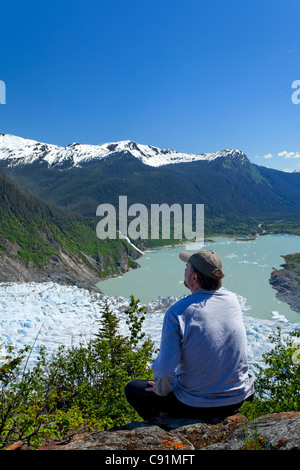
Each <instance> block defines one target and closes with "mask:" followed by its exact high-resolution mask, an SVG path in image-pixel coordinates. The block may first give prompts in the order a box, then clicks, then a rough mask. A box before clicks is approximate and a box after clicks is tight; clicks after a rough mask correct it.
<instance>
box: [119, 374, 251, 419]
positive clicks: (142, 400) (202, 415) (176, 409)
mask: <svg viewBox="0 0 300 470" xmlns="http://www.w3.org/2000/svg"><path fill="white" fill-rule="evenodd" d="M147 386H148V387H149V385H148V380H132V381H130V382H129V383H128V384H127V385H126V387H125V395H126V399H127V401H128V403H129V404H130V405H131V406H132V407H133V408H134V409H135V410H136V412H137V413H138V414H139V415H140V416H141V417H142V418H143V419H150V418H153V417H155V416H158V415H159V413H160V412H164V413H168V414H169V415H171V416H174V417H176V418H197V419H204V420H207V419H212V418H214V417H226V416H230V415H232V414H234V413H236V412H237V411H238V409H239V408H240V407H241V406H242V404H243V401H242V402H240V403H236V404H235V405H230V406H218V407H211V408H197V407H194V406H188V405H185V404H184V403H182V402H180V401H179V400H178V399H177V398H176V397H175V395H174V393H173V392H171V393H169V394H168V395H167V396H165V397H161V396H159V395H156V393H154V392H146V391H145V388H147ZM252 400H253V395H252V396H251V397H249V398H247V401H252Z"/></svg>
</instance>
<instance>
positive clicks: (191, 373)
mask: <svg viewBox="0 0 300 470" xmlns="http://www.w3.org/2000/svg"><path fill="white" fill-rule="evenodd" d="M152 370H153V376H154V381H155V383H156V390H157V393H158V394H159V395H162V396H165V395H167V394H168V393H170V392H171V391H173V392H174V394H175V396H176V397H177V398H178V400H180V401H181V402H183V403H185V404H186V405H189V406H196V407H214V406H227V405H233V404H235V403H239V402H241V401H242V400H244V399H245V398H247V397H248V396H250V395H251V394H252V393H253V392H254V385H253V383H254V377H253V376H252V375H251V374H250V373H249V370H248V361H247V337H246V331H245V327H244V324H243V319H242V312H241V308H240V305H239V302H238V299H237V297H236V296H235V295H234V294H233V293H232V292H229V291H227V290H224V289H219V290H215V291H197V292H195V293H193V294H191V295H189V296H187V297H185V298H184V299H181V300H179V301H178V302H176V303H175V304H174V305H172V306H171V307H170V308H169V309H168V310H167V311H166V313H165V316H164V322H163V329H162V336H161V345H160V352H159V355H158V357H157V358H156V360H155V361H154V363H153V365H152Z"/></svg>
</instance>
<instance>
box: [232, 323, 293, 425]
mask: <svg viewBox="0 0 300 470" xmlns="http://www.w3.org/2000/svg"><path fill="white" fill-rule="evenodd" d="M299 338H300V330H295V331H294V332H292V333H291V334H290V335H288V336H286V335H284V334H283V333H282V330H281V329H280V328H277V330H276V331H275V333H274V334H273V335H271V336H270V339H271V341H272V343H274V348H273V349H272V350H271V351H269V352H268V353H265V354H263V359H264V366H259V368H258V369H259V373H258V376H257V378H256V381H255V398H254V401H253V403H249V402H245V403H244V405H243V406H242V408H241V410H240V411H241V413H243V414H245V415H246V416H248V417H249V418H250V419H253V418H255V417H257V416H261V415H264V414H267V413H279V412H283V411H300V340H299Z"/></svg>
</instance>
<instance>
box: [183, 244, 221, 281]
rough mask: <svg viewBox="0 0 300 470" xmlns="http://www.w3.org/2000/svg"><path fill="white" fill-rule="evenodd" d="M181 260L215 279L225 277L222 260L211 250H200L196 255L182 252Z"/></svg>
mask: <svg viewBox="0 0 300 470" xmlns="http://www.w3.org/2000/svg"><path fill="white" fill-rule="evenodd" d="M179 258H180V259H181V260H182V261H184V262H186V263H187V262H189V263H191V264H192V265H193V266H194V267H195V268H196V269H197V270H198V271H199V272H200V273H202V274H204V275H205V276H208V277H212V278H213V279H216V278H220V277H223V272H222V260H221V258H220V256H219V255H218V254H217V253H215V252H214V251H211V250H200V251H197V252H196V253H188V252H187V251H182V252H181V253H179Z"/></svg>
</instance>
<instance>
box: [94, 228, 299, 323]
mask: <svg viewBox="0 0 300 470" xmlns="http://www.w3.org/2000/svg"><path fill="white" fill-rule="evenodd" d="M203 248H209V249H212V250H214V251H216V252H217V253H218V254H219V255H220V256H221V258H222V260H223V272H224V274H225V277H224V279H223V287H224V288H226V289H229V290H231V291H232V292H235V293H236V294H237V295H238V296H239V298H240V301H241V304H242V307H243V312H244V313H245V314H246V315H249V316H251V317H254V318H260V319H271V318H274V317H276V316H278V315H282V316H284V317H285V318H286V319H287V320H288V321H290V322H296V323H299V322H300V314H299V313H297V312H295V311H293V310H292V309H291V308H290V307H289V305H288V304H286V303H284V302H281V301H280V300H278V299H277V297H276V292H277V291H276V290H275V289H273V288H272V286H271V285H270V284H269V278H270V275H271V272H272V270H273V269H279V268H280V265H281V264H283V263H284V259H283V258H282V257H281V255H287V254H290V253H299V252H300V237H298V236H292V235H264V236H261V237H259V238H257V239H256V240H245V241H244V240H243V241H236V240H234V239H231V238H225V237H216V238H214V239H213V241H209V242H205V244H204V247H203ZM183 250H185V245H182V246H175V247H167V248H160V249H156V250H153V251H151V252H146V253H144V255H143V256H142V257H141V258H140V259H138V260H137V261H138V263H139V264H140V266H141V268H140V269H134V270H132V271H129V272H128V273H126V274H124V275H123V276H120V277H115V278H111V279H107V280H105V281H102V282H99V283H98V286H99V288H100V289H101V291H102V292H103V293H104V294H107V295H110V296H122V297H125V298H129V296H130V295H131V294H133V295H134V296H135V297H136V298H139V299H140V300H141V302H143V303H148V302H150V301H151V300H154V299H156V298H157V297H170V296H172V297H176V298H178V297H181V296H182V295H188V294H189V293H190V291H189V290H188V289H187V288H186V287H185V286H184V284H183V275H184V269H185V263H183V262H182V261H181V260H180V259H179V257H178V255H179V253H180V252H181V251H183Z"/></svg>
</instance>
